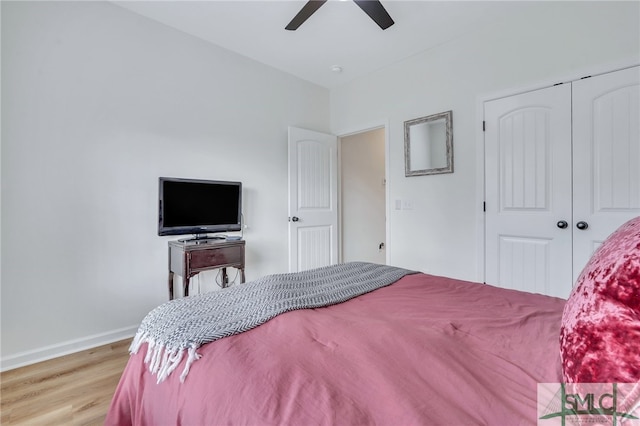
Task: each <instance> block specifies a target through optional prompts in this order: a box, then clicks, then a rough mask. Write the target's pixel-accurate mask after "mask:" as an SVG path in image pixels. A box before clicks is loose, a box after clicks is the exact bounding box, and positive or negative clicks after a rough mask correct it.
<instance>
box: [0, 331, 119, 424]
mask: <svg viewBox="0 0 640 426" xmlns="http://www.w3.org/2000/svg"><path fill="white" fill-rule="evenodd" d="M130 344H131V339H126V340H122V341H119V342H115V343H112V344H109V345H104V346H100V347H97V348H93V349H89V350H86V351H82V352H78V353H75V354H71V355H67V356H64V357H60V358H56V359H52V360H49V361H43V362H40V363H37V364H33V365H29V366H26V367H21V368H16V369H14V370H9V371H5V372H3V373H1V374H0V382H1V385H0V413H1V415H0V423H1V424H2V425H7V426H9V425H60V424H65V425H78V426H79V425H101V424H102V423H103V422H104V418H105V415H106V413H107V410H108V408H109V404H110V403H111V398H112V397H113V393H114V391H115V389H116V386H117V384H118V381H119V380H120V376H121V375H122V371H123V370H124V367H125V365H126V363H127V361H128V360H129V352H128V349H129V345H130Z"/></svg>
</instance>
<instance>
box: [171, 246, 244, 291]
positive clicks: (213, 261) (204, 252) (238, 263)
mask: <svg viewBox="0 0 640 426" xmlns="http://www.w3.org/2000/svg"><path fill="white" fill-rule="evenodd" d="M244 247H245V242H244V240H216V239H203V240H178V241H169V299H173V276H174V274H178V275H180V276H181V277H182V284H183V290H184V291H183V295H185V296H188V295H189V280H190V279H191V277H193V276H194V275H197V274H198V273H200V272H202V271H208V270H211V269H221V271H222V283H221V284H220V286H221V287H222V288H225V287H227V286H228V284H229V281H228V276H227V268H228V267H231V268H236V269H238V271H239V272H240V283H244V278H245V277H244Z"/></svg>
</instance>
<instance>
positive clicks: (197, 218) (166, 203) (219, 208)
mask: <svg viewBox="0 0 640 426" xmlns="http://www.w3.org/2000/svg"><path fill="white" fill-rule="evenodd" d="M241 220H242V183H241V182H229V181H215V180H198V179H178V178H167V177H161V178H160V188H159V212H158V235H186V234H194V235H200V234H207V233H216V232H229V231H240V229H241Z"/></svg>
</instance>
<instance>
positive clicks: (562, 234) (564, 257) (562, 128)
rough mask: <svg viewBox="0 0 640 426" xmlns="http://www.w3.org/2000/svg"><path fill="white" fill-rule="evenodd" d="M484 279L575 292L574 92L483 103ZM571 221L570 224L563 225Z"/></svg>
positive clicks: (554, 90)
mask: <svg viewBox="0 0 640 426" xmlns="http://www.w3.org/2000/svg"><path fill="white" fill-rule="evenodd" d="M485 121H486V130H485V185H486V188H485V192H486V223H485V226H486V240H485V241H486V247H485V251H486V253H485V259H486V265H485V281H486V282H487V284H492V285H497V286H500V287H505V288H512V289H517V290H523V291H530V292H534V293H543V294H549V295H553V296H560V297H566V296H567V295H568V294H569V291H570V290H571V284H572V281H571V280H572V270H571V268H572V262H571V223H570V221H571V168H570V164H571V87H570V86H569V85H561V86H554V87H550V88H546V89H541V90H537V91H535V92H529V93H524V94H521V95H516V96H511V97H508V98H503V99H498V100H495V101H490V102H487V103H485ZM560 221H566V222H567V227H565V228H562V227H558V222H560Z"/></svg>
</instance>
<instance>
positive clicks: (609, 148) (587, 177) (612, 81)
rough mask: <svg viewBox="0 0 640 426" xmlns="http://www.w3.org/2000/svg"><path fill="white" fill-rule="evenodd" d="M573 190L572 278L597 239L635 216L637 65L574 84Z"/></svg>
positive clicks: (638, 181) (639, 167) (639, 178)
mask: <svg viewBox="0 0 640 426" xmlns="http://www.w3.org/2000/svg"><path fill="white" fill-rule="evenodd" d="M573 193H574V218H573V222H574V268H573V269H574V280H575V279H577V277H578V275H579V274H580V272H581V271H582V269H583V268H584V266H585V264H586V263H587V261H588V260H589V258H590V257H591V255H592V253H593V251H594V250H595V249H596V248H597V247H598V246H599V245H600V244H601V243H602V241H604V239H606V238H607V236H608V235H609V234H611V233H612V232H613V231H615V230H616V228H618V227H619V226H620V225H621V224H622V223H624V222H626V221H627V220H629V219H631V218H633V217H636V216H638V215H640V69H639V68H638V67H634V68H630V69H626V70H622V71H617V72H612V73H608V74H604V75H600V76H596V77H591V78H586V79H583V80H579V81H576V82H574V83H573ZM579 222H583V223H586V224H588V227H587V228H586V229H578V228H577V227H576V225H577V224H578V223H579ZM582 228H584V226H582Z"/></svg>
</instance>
